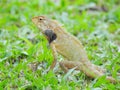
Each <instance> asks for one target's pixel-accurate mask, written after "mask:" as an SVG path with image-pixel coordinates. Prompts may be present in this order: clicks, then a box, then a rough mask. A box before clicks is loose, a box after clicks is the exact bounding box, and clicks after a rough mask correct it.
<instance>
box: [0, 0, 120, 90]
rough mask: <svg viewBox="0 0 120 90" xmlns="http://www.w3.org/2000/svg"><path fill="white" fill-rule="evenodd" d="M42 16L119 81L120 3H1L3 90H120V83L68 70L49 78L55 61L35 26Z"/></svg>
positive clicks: (14, 0)
mask: <svg viewBox="0 0 120 90" xmlns="http://www.w3.org/2000/svg"><path fill="white" fill-rule="evenodd" d="M39 15H46V16H47V17H49V18H53V19H56V20H57V21H59V22H60V23H61V24H63V25H64V27H65V28H66V30H67V31H68V32H69V33H71V34H73V35H74V36H76V37H77V38H78V39H80V40H81V41H82V43H83V45H84V47H85V49H86V52H87V54H88V57H89V59H90V60H91V62H92V63H94V64H96V65H101V67H103V68H107V73H106V74H107V75H112V76H113V77H114V78H116V79H118V78H119V77H117V75H116V73H117V72H118V71H120V66H119V65H120V61H119V58H120V0H0V90H15V89H16V90H119V89H120V84H119V83H118V84H112V83H109V82H108V81H106V80H105V78H104V77H102V78H99V79H94V80H92V79H90V78H88V77H87V76H86V75H84V74H83V73H79V74H75V75H74V73H73V72H72V71H69V73H68V74H65V73H63V71H62V70H58V71H57V72H56V73H54V72H52V71H51V72H49V73H46V70H47V69H48V67H49V66H50V65H51V63H52V60H53V56H52V53H51V50H50V49H49V48H48V46H47V41H46V39H45V38H44V37H43V35H42V34H41V33H40V31H39V30H38V29H37V28H36V26H35V25H33V23H32V21H31V18H32V17H34V16H39ZM59 59H62V57H61V56H60V57H59ZM59 59H58V61H59ZM31 68H32V69H31ZM119 79H120V78H119Z"/></svg>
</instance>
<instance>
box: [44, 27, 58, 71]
mask: <svg viewBox="0 0 120 90" xmlns="http://www.w3.org/2000/svg"><path fill="white" fill-rule="evenodd" d="M44 35H45V36H46V37H47V40H48V41H49V45H50V47H51V49H52V54H53V58H54V60H53V62H52V64H51V66H50V70H53V68H54V67H55V65H56V63H57V51H56V48H55V45H54V44H53V43H52V42H53V41H54V40H55V39H56V38H57V36H56V34H55V33H54V32H53V31H52V30H49V29H48V30H45V32H44Z"/></svg>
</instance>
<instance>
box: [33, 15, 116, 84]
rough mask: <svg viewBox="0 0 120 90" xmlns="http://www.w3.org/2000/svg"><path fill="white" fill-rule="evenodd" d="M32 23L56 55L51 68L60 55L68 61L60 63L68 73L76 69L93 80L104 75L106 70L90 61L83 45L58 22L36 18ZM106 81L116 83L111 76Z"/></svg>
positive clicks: (42, 17) (45, 18) (40, 17)
mask: <svg viewBox="0 0 120 90" xmlns="http://www.w3.org/2000/svg"><path fill="white" fill-rule="evenodd" d="M32 21H33V23H34V24H35V25H36V26H37V27H38V28H39V29H40V30H41V32H42V33H43V34H44V35H45V36H46V37H47V38H48V39H49V40H48V41H49V43H50V46H51V48H52V50H53V55H54V62H53V64H52V65H51V68H53V67H54V66H55V64H56V59H57V53H59V54H61V55H62V56H63V57H65V58H66V59H68V60H65V61H61V62H60V66H61V67H62V69H63V70H64V71H66V72H67V70H68V69H70V68H73V67H76V69H77V70H81V71H82V72H84V73H85V74H86V75H87V76H89V77H91V78H97V77H101V76H103V75H104V72H105V70H104V69H101V68H100V67H98V66H96V65H94V64H92V63H91V62H90V61H89V59H88V57H87V54H86V52H85V50H84V47H83V45H82V43H81V42H80V41H79V40H78V39H77V38H76V37H75V36H73V35H71V34H69V33H68V32H66V31H65V30H64V29H63V28H62V27H61V25H59V23H58V22H57V21H55V20H52V19H49V18H47V17H45V16H37V17H34V18H32ZM46 30H47V31H46ZM48 32H49V33H48ZM51 35H53V36H51ZM50 40H51V41H50ZM106 79H107V80H109V81H110V82H113V83H114V82H116V80H115V79H114V78H112V77H111V76H107V77H106Z"/></svg>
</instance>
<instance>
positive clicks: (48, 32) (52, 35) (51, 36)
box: [44, 29, 57, 43]
mask: <svg viewBox="0 0 120 90" xmlns="http://www.w3.org/2000/svg"><path fill="white" fill-rule="evenodd" d="M44 34H45V35H46V36H47V37H48V41H49V43H51V42H52V41H54V40H55V39H56V38H57V35H56V34H55V33H54V32H53V31H52V30H49V29H48V30H45V32H44Z"/></svg>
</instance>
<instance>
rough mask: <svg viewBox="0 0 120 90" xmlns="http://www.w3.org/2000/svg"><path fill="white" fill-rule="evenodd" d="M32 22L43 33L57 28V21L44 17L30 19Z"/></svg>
mask: <svg viewBox="0 0 120 90" xmlns="http://www.w3.org/2000/svg"><path fill="white" fill-rule="evenodd" d="M32 22H33V23H34V24H35V25H36V26H37V27H38V28H39V29H40V30H41V31H42V32H43V33H44V32H45V30H48V29H49V30H53V32H54V29H55V28H56V27H57V26H58V23H57V21H55V20H52V19H49V18H47V17H45V16H37V17H33V18H32Z"/></svg>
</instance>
